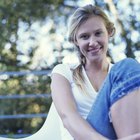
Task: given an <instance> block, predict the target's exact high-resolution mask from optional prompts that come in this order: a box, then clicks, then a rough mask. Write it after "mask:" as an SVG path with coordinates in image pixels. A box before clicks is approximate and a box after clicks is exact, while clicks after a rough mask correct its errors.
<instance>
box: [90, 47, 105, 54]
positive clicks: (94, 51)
mask: <svg viewBox="0 0 140 140" xmlns="http://www.w3.org/2000/svg"><path fill="white" fill-rule="evenodd" d="M102 48H103V47H98V48H91V49H89V50H88V52H92V53H97V52H99V51H100V50H101V49H102Z"/></svg>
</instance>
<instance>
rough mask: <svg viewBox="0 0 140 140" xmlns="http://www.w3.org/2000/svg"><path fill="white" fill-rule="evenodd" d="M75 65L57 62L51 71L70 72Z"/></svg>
mask: <svg viewBox="0 0 140 140" xmlns="http://www.w3.org/2000/svg"><path fill="white" fill-rule="evenodd" d="M75 67H77V64H57V65H56V66H55V67H54V68H53V70H52V73H54V72H57V71H62V72H67V71H68V72H70V71H71V70H73V69H75Z"/></svg>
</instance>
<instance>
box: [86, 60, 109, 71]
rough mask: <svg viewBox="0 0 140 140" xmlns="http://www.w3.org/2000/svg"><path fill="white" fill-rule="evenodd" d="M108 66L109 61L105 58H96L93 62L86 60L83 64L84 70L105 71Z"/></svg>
mask: <svg viewBox="0 0 140 140" xmlns="http://www.w3.org/2000/svg"><path fill="white" fill-rule="evenodd" d="M108 68H109V61H108V60H107V58H106V59H103V60H98V61H94V62H87V63H86V64H85V70H86V71H92V72H107V71H108Z"/></svg>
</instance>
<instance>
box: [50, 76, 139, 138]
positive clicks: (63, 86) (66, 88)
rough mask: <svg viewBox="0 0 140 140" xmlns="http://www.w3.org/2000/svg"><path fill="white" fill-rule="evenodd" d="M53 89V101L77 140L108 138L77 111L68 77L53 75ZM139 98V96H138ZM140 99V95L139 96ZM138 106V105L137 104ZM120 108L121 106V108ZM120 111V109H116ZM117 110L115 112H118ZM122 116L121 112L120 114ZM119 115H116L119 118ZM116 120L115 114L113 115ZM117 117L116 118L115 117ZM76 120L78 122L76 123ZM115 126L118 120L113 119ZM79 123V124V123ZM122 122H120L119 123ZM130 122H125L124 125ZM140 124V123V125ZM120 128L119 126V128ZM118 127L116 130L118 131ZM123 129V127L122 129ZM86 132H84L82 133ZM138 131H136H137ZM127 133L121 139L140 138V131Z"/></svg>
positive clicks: (64, 122)
mask: <svg viewBox="0 0 140 140" xmlns="http://www.w3.org/2000/svg"><path fill="white" fill-rule="evenodd" d="M51 91H52V98H53V102H54V104H55V106H56V109H57V111H58V113H59V115H60V117H61V119H62V121H63V124H64V126H65V127H66V129H67V130H68V131H69V132H70V134H71V135H72V136H73V137H74V138H75V140H85V139H87V138H88V140H96V139H98V140H107V138H105V137H104V136H102V135H101V134H99V133H97V132H96V131H95V130H94V129H93V128H91V126H90V125H89V124H88V123H87V121H86V120H84V119H83V118H82V117H81V116H80V115H79V113H78V112H77V108H76V103H75V101H74V98H73V96H72V91H71V87H70V83H69V82H68V80H67V79H66V78H64V77H63V76H61V75H59V74H53V75H52V83H51ZM137 99H138V98H137ZM139 99H140V97H139ZM137 107H138V106H137ZM114 109H115V107H113V108H112V110H111V113H113V114H114V111H113V110H114ZM119 109H120V108H119ZM115 110H116V109H115ZM116 111H118V110H116ZM116 111H115V112H116ZM118 115H119V116H120V114H118ZM119 116H116V117H117V118H119ZM112 117H113V120H114V115H113V116H112ZM139 118H140V117H139ZM115 119H116V118H115ZM75 122H76V123H75ZM113 123H114V126H115V125H116V124H115V123H118V122H116V121H113ZM77 124H78V125H77ZM118 124H120V123H118ZM125 126H127V127H128V124H124V127H125ZM139 126H140V125H139ZM115 127H117V126H115ZM119 129H120V128H118V130H119ZM118 130H117V129H116V131H118ZM122 130H123V129H122ZM81 132H84V133H81ZM135 133H136V132H135ZM135 133H133V134H132V133H131V134H130V133H127V134H126V135H125V136H126V137H125V136H122V138H120V139H119V140H138V139H140V133H138V134H135Z"/></svg>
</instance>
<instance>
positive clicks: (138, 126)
mask: <svg viewBox="0 0 140 140" xmlns="http://www.w3.org/2000/svg"><path fill="white" fill-rule="evenodd" d="M111 116H112V120H113V126H114V128H115V131H116V133H117V136H118V138H122V137H126V136H129V135H133V134H136V133H140V89H137V90H135V91H133V93H130V94H128V95H126V96H124V97H123V98H122V99H120V100H119V101H117V102H116V103H114V105H113V106H112V107H111ZM138 139H140V137H139V138H138ZM132 140H133V139H132Z"/></svg>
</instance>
